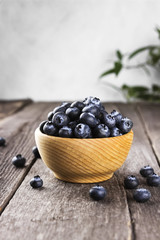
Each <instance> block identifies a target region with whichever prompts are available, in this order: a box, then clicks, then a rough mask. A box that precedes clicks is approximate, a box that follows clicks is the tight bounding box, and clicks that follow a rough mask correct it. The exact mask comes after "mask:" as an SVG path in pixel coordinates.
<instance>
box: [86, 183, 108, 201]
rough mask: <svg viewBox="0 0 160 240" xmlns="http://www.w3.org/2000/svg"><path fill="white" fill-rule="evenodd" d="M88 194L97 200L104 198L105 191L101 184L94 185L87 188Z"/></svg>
mask: <svg viewBox="0 0 160 240" xmlns="http://www.w3.org/2000/svg"><path fill="white" fill-rule="evenodd" d="M89 195H90V197H91V198H92V199H93V200H95V201H99V200H102V199H104V198H105V196H106V195H107V191H106V189H105V188H104V187H102V186H95V187H92V188H91V189H90V190H89Z"/></svg>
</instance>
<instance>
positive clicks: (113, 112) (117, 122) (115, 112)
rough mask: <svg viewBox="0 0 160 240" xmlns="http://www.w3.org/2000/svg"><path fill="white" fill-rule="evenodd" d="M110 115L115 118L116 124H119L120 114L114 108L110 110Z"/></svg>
mask: <svg viewBox="0 0 160 240" xmlns="http://www.w3.org/2000/svg"><path fill="white" fill-rule="evenodd" d="M111 116H112V117H114V118H115V120H116V124H119V123H120V122H121V120H122V114H121V113H119V112H117V111H116V110H113V111H112V112H111Z"/></svg>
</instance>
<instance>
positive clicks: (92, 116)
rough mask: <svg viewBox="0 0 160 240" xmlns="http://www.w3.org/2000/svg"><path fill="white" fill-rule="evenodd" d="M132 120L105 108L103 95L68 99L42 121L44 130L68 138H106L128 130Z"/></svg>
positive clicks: (42, 129) (43, 131) (45, 132)
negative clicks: (69, 100)
mask: <svg viewBox="0 0 160 240" xmlns="http://www.w3.org/2000/svg"><path fill="white" fill-rule="evenodd" d="M132 126H133V123H132V121H131V120H130V119H129V118H127V117H123V116H122V114H121V113H119V112H118V111H116V110H113V111H112V112H111V113H108V112H106V111H105V108H104V106H103V105H102V103H101V101H100V99H99V98H96V97H87V98H85V100H84V101H82V102H80V101H75V102H72V103H68V102H64V103H62V104H61V105H60V106H58V107H56V108H55V109H54V110H53V111H52V112H49V113H48V120H47V121H43V122H42V123H41V124H40V126H39V127H40V130H41V132H42V133H44V134H47V135H50V136H59V137H66V138H106V137H117V136H121V135H123V134H125V133H128V132H129V131H130V130H131V128H132Z"/></svg>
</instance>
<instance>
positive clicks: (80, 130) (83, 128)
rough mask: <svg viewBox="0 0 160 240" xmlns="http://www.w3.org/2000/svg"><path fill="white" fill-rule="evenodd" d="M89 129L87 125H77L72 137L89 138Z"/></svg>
mask: <svg viewBox="0 0 160 240" xmlns="http://www.w3.org/2000/svg"><path fill="white" fill-rule="evenodd" d="M91 134H92V133H91V129H90V127H89V126H88V125H87V124H83V123H79V124H78V125H77V126H76V127H75V129H74V135H75V137H77V138H91V136H92V135H91Z"/></svg>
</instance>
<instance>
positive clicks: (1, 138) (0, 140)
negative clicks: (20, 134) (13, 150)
mask: <svg viewBox="0 0 160 240" xmlns="http://www.w3.org/2000/svg"><path fill="white" fill-rule="evenodd" d="M5 143H6V140H5V139H4V138H3V137H0V146H5Z"/></svg>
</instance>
